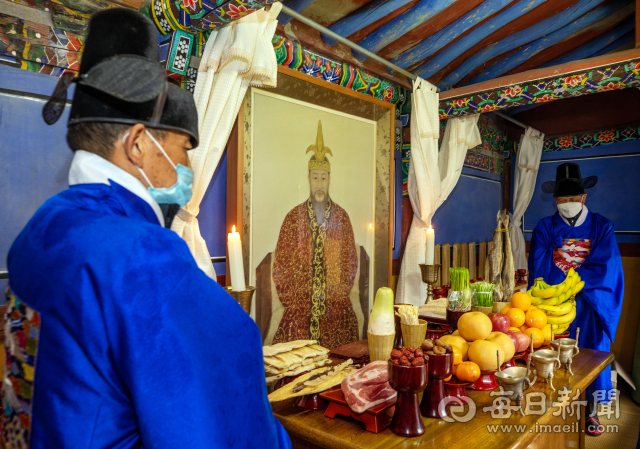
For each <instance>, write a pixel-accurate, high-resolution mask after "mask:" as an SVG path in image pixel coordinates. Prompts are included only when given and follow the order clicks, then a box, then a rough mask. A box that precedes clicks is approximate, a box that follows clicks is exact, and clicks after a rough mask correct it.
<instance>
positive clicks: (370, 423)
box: [320, 386, 396, 433]
mask: <svg viewBox="0 0 640 449" xmlns="http://www.w3.org/2000/svg"><path fill="white" fill-rule="evenodd" d="M320 397H321V398H322V399H323V400H325V401H327V402H329V405H328V406H327V409H326V410H325V412H324V416H326V417H327V418H335V417H336V416H338V415H340V416H347V417H351V418H353V419H355V420H356V421H360V422H362V423H364V424H365V428H366V429H367V430H368V431H369V432H373V433H378V432H381V431H383V430H384V429H385V428H386V427H387V425H388V424H389V421H390V420H391V418H392V417H393V413H394V411H395V409H396V408H395V403H396V397H395V396H393V397H391V398H389V399H387V400H386V401H384V402H381V403H379V404H376V405H374V406H373V407H371V408H368V409H366V410H365V411H364V412H362V413H358V412H355V411H353V410H351V408H350V407H349V404H348V403H347V400H346V398H345V395H344V392H343V391H342V389H341V388H340V387H339V386H338V387H334V388H332V389H330V390H327V391H324V392H322V393H320Z"/></svg>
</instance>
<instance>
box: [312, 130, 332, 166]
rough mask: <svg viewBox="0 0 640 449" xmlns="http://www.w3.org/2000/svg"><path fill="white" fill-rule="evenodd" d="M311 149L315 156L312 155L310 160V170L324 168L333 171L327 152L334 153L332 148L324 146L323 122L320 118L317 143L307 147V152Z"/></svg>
mask: <svg viewBox="0 0 640 449" xmlns="http://www.w3.org/2000/svg"><path fill="white" fill-rule="evenodd" d="M309 151H313V153H314V154H313V156H311V159H310V160H309V171H311V170H324V171H328V172H330V171H331V164H330V163H329V160H328V159H326V157H325V156H326V154H327V153H329V154H330V155H331V156H333V153H332V152H331V150H330V149H329V147H325V146H324V139H323V137H322V122H321V121H320V120H318V134H317V136H316V143H315V145H309V148H307V151H306V152H307V153H308V152H309Z"/></svg>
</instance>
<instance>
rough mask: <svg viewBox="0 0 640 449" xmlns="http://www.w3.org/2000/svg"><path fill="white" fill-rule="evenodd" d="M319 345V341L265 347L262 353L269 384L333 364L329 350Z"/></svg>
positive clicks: (299, 341) (300, 341)
mask: <svg viewBox="0 0 640 449" xmlns="http://www.w3.org/2000/svg"><path fill="white" fill-rule="evenodd" d="M317 343H318V341H317V340H296V341H291V342H288V343H278V344H275V345H272V346H264V347H263V348H262V352H263V355H264V369H265V371H266V373H267V384H269V383H272V382H275V381H277V380H279V379H282V378H283V377H286V376H297V375H298V374H300V373H305V372H307V371H311V370H313V369H316V368H319V367H321V366H324V365H327V364H329V363H331V361H330V360H329V350H328V349H327V348H323V347H322V346H320V345H318V344H317Z"/></svg>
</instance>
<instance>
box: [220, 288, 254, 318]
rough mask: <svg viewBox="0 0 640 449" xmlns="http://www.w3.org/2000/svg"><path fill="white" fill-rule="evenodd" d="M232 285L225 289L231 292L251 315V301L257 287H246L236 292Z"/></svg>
mask: <svg viewBox="0 0 640 449" xmlns="http://www.w3.org/2000/svg"><path fill="white" fill-rule="evenodd" d="M231 288H232V287H225V288H224V289H225V290H226V291H227V293H229V294H230V295H231V296H232V297H233V299H235V300H236V301H238V304H240V306H242V308H243V309H244V311H245V312H247V313H248V314H249V315H251V301H252V300H253V293H254V292H255V291H256V288H255V287H246V288H245V289H244V291H242V292H234V291H232V290H231Z"/></svg>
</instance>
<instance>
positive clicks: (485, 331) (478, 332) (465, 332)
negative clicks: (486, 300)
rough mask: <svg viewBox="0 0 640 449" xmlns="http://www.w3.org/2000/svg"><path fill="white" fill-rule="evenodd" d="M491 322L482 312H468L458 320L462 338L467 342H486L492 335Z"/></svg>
mask: <svg viewBox="0 0 640 449" xmlns="http://www.w3.org/2000/svg"><path fill="white" fill-rule="evenodd" d="M491 327H492V324H491V320H490V319H489V317H488V316H487V315H485V314H484V313H482V312H467V313H465V314H463V315H462V316H461V317H460V319H459V320H458V330H459V331H460V336H461V337H462V338H464V339H465V340H466V341H476V340H484V339H486V338H487V337H488V336H489V334H491Z"/></svg>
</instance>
